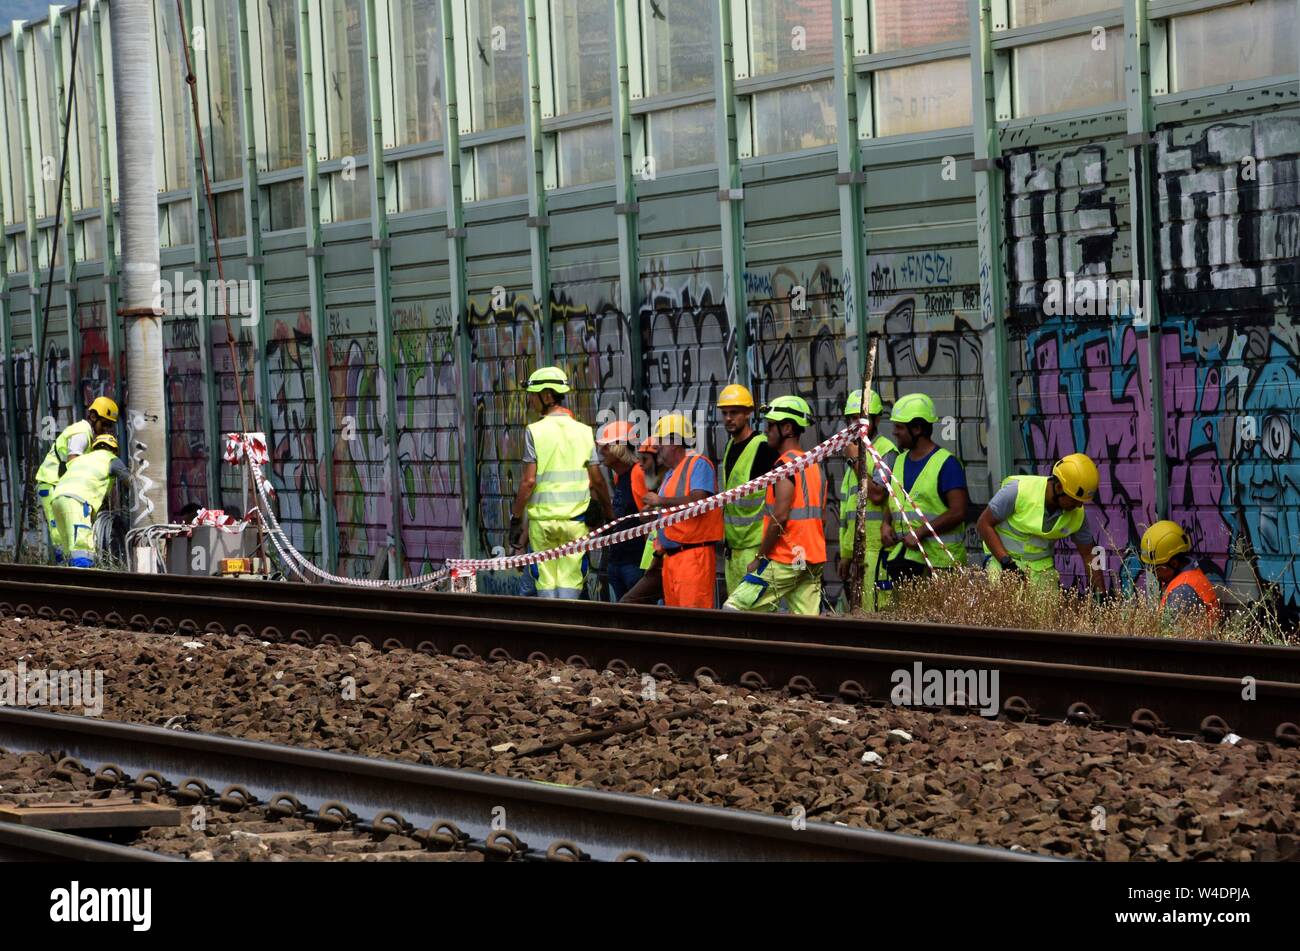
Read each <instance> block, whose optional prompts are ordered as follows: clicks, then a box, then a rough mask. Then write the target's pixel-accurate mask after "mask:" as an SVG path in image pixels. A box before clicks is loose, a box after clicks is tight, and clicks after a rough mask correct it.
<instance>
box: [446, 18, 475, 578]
mask: <svg viewBox="0 0 1300 951" xmlns="http://www.w3.org/2000/svg"><path fill="white" fill-rule="evenodd" d="M441 3H442V34H443V56H442V88H443V90H445V92H446V95H447V109H446V111H445V113H444V115H445V119H444V120H443V121H444V125H443V145H444V152H443V155H444V157H445V158H446V161H447V186H448V193H447V265H448V270H449V272H450V282H451V301H452V307H454V308H455V313H456V333H457V337H458V346H459V351H460V354H459V355H460V390H461V392H460V399H461V418H462V419H463V420H464V424H463V425H464V427H465V428H464V439H463V441H462V446H461V480H462V483H463V486H462V488H463V491H462V493H461V494H462V495H463V496H464V498H465V515H464V523H463V530H464V536H463V538H464V542H463V554H464V555H465V556H466V557H471V556H473V555H475V554H478V553H479V548H480V546H479V543H478V541H479V534H480V526H481V524H482V517H481V516H480V513H479V491H478V446H477V443H476V441H475V438H474V420H475V416H476V414H475V412H474V409H475V407H474V379H473V352H474V348H473V345H472V340H471V336H470V330H471V328H470V322H469V295H468V293H467V283H466V277H465V236H466V232H465V206H464V204H463V201H462V198H461V174H460V160H461V154H460V107H459V98H460V97H459V95H458V90H457V87H456V59H457V58H456V37H455V31H454V29H453V26H452V25H453V24H454V23H455V22H456V21H455V20H454V19H453V16H452V0H441Z"/></svg>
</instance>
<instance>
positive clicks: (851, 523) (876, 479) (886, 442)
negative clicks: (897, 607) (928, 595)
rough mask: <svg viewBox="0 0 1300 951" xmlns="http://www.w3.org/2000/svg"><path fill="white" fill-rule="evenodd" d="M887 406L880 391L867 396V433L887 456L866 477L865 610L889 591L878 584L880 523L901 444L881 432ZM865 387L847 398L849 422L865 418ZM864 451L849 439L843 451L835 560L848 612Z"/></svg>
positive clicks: (881, 603) (855, 562) (884, 601)
mask: <svg viewBox="0 0 1300 951" xmlns="http://www.w3.org/2000/svg"><path fill="white" fill-rule="evenodd" d="M884 410H885V407H884V404H883V403H882V402H881V400H880V395H879V394H878V393H876V392H875V391H874V390H873V391H871V393H870V394H869V396H868V399H867V413H866V416H867V419H868V420H869V422H870V424H871V425H870V429H869V431H868V436H870V437H871V438H872V440H873V441H872V444H871V446H872V448H873V449H875V450H876V453H877V454H878V455H879V456H880V458H881V459H883V460H884V463H885V465H886V466H887V467H888V469H887V470H882V471H876V472H875V474H874V476H873V477H872V478H869V479H868V480H867V499H868V502H867V505H866V507H865V510H864V515H863V517H864V518H865V519H866V522H867V528H866V532H865V533H864V534H863V536H862V538H863V545H862V552H863V555H864V558H863V560H862V562H861V565H862V569H861V570H862V572H863V577H862V609H863V610H864V611H875V610H877V609H878V608H881V607H884V606H885V605H886V604H887V603H888V599H889V594H888V592H886V591H882V590H880V589H879V588H878V586H877V582H878V581H879V580H880V579H879V578H878V577H877V575H878V574H879V568H880V549H881V541H880V526H881V524H882V523H883V522H884V520H885V517H886V515H887V514H888V512H889V504H888V503H889V493H888V491H887V490H886V489H885V480H887V479H889V477H890V475H889V474H890V473H891V472H893V469H894V464H895V458H896V457H897V455H898V447H897V446H895V445H894V441H893V440H892V439H890V438H889V437H888V436H886V435H884V434H883V433H881V432H880V414H881V413H883V412H884ZM862 415H863V414H862V391H861V390H854V391H853V392H852V393H850V394H849V398H848V400H847V402H845V404H844V416H845V419H846V420H847V422H848V423H849V424H853V423H856V422H857V421H858V420H859V419H861V418H862ZM860 452H861V450H860V448H859V446H858V443H857V442H856V441H854V442H850V443H849V444H848V445H846V446H845V447H844V455H845V456H847V457H848V460H849V466H848V468H847V469H846V470H845V472H844V481H843V482H841V483H840V555H839V560H838V562H837V564H836V568H837V570H838V572H839V576H840V580H841V581H843V582H844V601H845V605H846V609H847V611H848V613H849V614H852V613H853V607H852V605H850V604H849V603H848V602H849V592H850V591H851V590H852V587H853V585H852V584H851V580H852V578H853V574H854V573H855V572H856V571H858V570H859V568H858V566H859V561H858V559H856V558H854V557H853V556H854V553H855V552H856V551H857V547H856V543H857V538H856V536H857V529H858V473H857V468H856V463H857V460H858V454H859V453H860ZM866 463H867V467H866V470H865V471H866V472H867V473H869V474H870V473H872V472H873V470H875V468H876V467H875V466H874V464H873V461H872V460H871V459H867V460H866Z"/></svg>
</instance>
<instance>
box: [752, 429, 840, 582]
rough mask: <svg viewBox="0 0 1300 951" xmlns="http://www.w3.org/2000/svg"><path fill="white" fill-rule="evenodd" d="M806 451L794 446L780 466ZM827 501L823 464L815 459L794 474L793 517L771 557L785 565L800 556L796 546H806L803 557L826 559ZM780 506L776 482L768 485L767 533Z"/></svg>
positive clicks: (816, 560) (810, 561) (809, 560)
mask: <svg viewBox="0 0 1300 951" xmlns="http://www.w3.org/2000/svg"><path fill="white" fill-rule="evenodd" d="M802 455H803V452H801V451H798V450H794V449H791V450H790V451H789V452H787V453H785V454H784V455H782V456H781V458H780V459H779V460H778V461H777V465H778V466H783V465H785V464H786V463H787V462H790V461H792V460H794V459H798V458H799V457H800V456H802ZM825 504H826V480H825V479H823V478H822V467H821V465H820V464H818V463H815V462H814V463H813V464H812V465H811V466H809V467H808V468H806V469H802V470H800V471H799V472H796V473H795V474H794V505H793V506H792V507H791V509H790V518H789V520H788V521H787V522H786V523H785V531H784V532H782V534H781V535H780V537H779V538H777V541H776V545H775V546H774V547H773V548H772V552H771V559H772V560H773V561H779V562H780V563H781V564H783V565H792V564H794V563H795V561H796V560H797V555H796V553H795V548H796V547H797V548H802V549H803V560H804V562H806V563H807V564H810V565H817V564H822V563H824V562H825V561H826V526H825V525H824V524H823V523H822V506H823V505H825ZM775 507H776V484H775V483H773V484H772V485H769V486H768V487H767V509H766V512H765V513H764V515H763V534H764V536H766V535H767V527H768V526H769V525H770V524H772V512H773V510H774V509H775Z"/></svg>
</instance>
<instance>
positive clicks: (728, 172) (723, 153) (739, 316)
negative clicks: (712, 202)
mask: <svg viewBox="0 0 1300 951" xmlns="http://www.w3.org/2000/svg"><path fill="white" fill-rule="evenodd" d="M731 3H732V0H718V3H717V4H716V5H715V6H714V8H713V30H714V36H715V37H717V40H718V46H717V48H716V49H717V58H716V60H715V61H714V65H713V87H714V90H715V92H716V94H717V96H718V102H717V110H716V112H715V115H716V116H717V153H718V200H719V205H720V210H721V216H720V217H721V219H722V297H723V302H724V303H725V304H726V307H727V312H728V313H729V314H730V315H731V326H732V330H733V331H734V332H735V339H736V379H737V380H739V381H741V382H743V383H744V384H745V385H747V386H748V385H750V384H751V383H752V382H753V381H752V380H750V378H749V353H748V351H749V328H748V327H747V326H746V317H747V315H748V314H747V312H748V309H749V305H748V302H747V301H746V300H745V205H744V199H743V198H742V197H741V196H742V195H743V194H744V188H743V186H744V184H745V182H744V178H743V176H742V175H741V171H740V159H739V158H738V157H737V151H738V150H737V148H736V73H735V69H734V67H733V65H732V52H731V50H732V42H733V39H732V30H731V17H732V10H731Z"/></svg>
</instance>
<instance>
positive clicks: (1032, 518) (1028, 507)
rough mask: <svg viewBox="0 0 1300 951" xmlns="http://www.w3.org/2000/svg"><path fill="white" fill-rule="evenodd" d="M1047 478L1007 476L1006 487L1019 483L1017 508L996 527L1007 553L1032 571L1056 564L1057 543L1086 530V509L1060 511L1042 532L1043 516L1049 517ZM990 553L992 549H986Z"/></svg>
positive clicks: (986, 546)
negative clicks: (1054, 554) (1084, 524)
mask: <svg viewBox="0 0 1300 951" xmlns="http://www.w3.org/2000/svg"><path fill="white" fill-rule="evenodd" d="M1050 481H1051V480H1050V479H1049V478H1048V477H1047V476H1029V475H1022V476H1007V477H1006V478H1005V479H1003V480H1002V486H1003V488H1005V487H1006V486H1008V485H1010V484H1011V483H1013V482H1018V483H1020V489H1019V491H1018V492H1017V493H1016V508H1015V511H1014V512H1012V513H1011V516H1010V517H1009V518H1007V519H1006V520H1005V521H1002V522H999V523H998V524H997V526H996V531H997V533H998V538H1000V539H1002V544H1003V545H1004V546H1005V547H1006V549H1007V554H1008V555H1010V556H1011V557H1012V558H1014V559H1015V560H1016V564H1017V565H1019V566H1020V567H1021V568H1027V569H1029V570H1030V571H1033V570H1038V569H1041V568H1046V567H1049V566H1051V565H1053V564H1055V562H1054V559H1053V558H1052V554H1053V549H1054V548H1055V547H1056V543H1057V542H1058V541H1059V540H1060V539H1062V538H1069V537H1070V536H1071V535H1073V534H1074V533H1075V532H1077V531H1078V530H1079V529H1081V528H1083V522H1084V518H1085V514H1084V511H1083V508H1082V507H1080V508H1077V509H1075V510H1074V511H1072V512H1064V511H1063V512H1061V513H1060V514H1059V516H1058V517H1057V519H1056V522H1055V523H1054V524H1053V525H1052V526H1051V527H1050V528H1048V529H1047V530H1046V531H1044V529H1043V516H1044V515H1046V514H1047V483H1048V482H1050ZM984 551H985V553H987V554H992V553H991V552H989V546H988V545H985V546H984Z"/></svg>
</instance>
